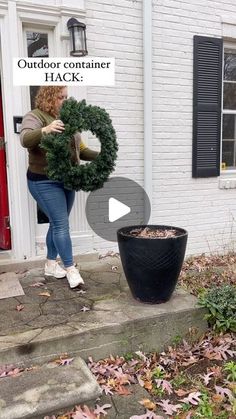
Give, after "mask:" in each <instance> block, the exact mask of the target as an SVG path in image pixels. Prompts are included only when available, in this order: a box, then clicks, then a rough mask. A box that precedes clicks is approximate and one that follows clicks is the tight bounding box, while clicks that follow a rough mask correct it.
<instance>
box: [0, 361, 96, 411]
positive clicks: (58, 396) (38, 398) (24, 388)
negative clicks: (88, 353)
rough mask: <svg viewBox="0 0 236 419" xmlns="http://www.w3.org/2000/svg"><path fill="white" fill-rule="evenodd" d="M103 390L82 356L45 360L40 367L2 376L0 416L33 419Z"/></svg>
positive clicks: (67, 406)
mask: <svg viewBox="0 0 236 419" xmlns="http://www.w3.org/2000/svg"><path fill="white" fill-rule="evenodd" d="M101 393H102V390H101V388H100V386H99V385H98V383H97V381H96V378H95V377H94V375H93V374H92V373H91V371H90V370H89V368H88V367H87V365H86V363H85V362H84V360H83V359H81V358H80V357H76V358H74V359H73V361H72V362H71V364H69V365H64V366H58V365H57V364H56V363H45V364H43V365H41V366H39V368H37V369H33V370H31V371H24V372H22V373H21V374H20V375H18V376H9V377H5V378H1V380H0V395H1V396H0V418H7V419H30V418H40V419H41V418H42V417H44V415H50V414H55V413H56V412H58V413H59V412H60V411H63V410H64V411H65V410H67V409H71V408H72V407H74V406H75V405H79V404H84V403H85V404H86V402H88V401H92V400H96V399H97V398H98V397H99V396H100V395H101Z"/></svg>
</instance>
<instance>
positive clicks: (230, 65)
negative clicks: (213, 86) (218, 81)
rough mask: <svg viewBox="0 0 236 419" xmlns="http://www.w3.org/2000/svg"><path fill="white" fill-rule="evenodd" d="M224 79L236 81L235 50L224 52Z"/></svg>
mask: <svg viewBox="0 0 236 419" xmlns="http://www.w3.org/2000/svg"><path fill="white" fill-rule="evenodd" d="M224 80H234V81H236V51H235V50H234V51H231V50H226V52H225V54H224Z"/></svg>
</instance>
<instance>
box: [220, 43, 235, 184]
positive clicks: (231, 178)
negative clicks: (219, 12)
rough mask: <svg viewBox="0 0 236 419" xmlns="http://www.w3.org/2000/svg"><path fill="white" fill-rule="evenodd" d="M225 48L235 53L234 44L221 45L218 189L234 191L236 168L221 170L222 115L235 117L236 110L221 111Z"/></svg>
mask: <svg viewBox="0 0 236 419" xmlns="http://www.w3.org/2000/svg"><path fill="white" fill-rule="evenodd" d="M226 48H232V49H235V51H236V42H235V43H234V42H227V41H224V44H223V59H222V100H221V139H220V140H221V146H220V176H219V188H220V189H235V188H236V168H235V169H222V168H221V164H222V145H223V115H224V114H228V115H229V114H231V115H236V110H232V109H229V110H227V109H223V100H224V96H223V95H224V53H225V49H226Z"/></svg>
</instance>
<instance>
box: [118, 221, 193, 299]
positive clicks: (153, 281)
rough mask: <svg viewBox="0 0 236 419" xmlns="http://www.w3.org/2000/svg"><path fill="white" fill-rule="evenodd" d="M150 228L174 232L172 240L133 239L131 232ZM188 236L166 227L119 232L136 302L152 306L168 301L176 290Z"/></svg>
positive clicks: (126, 270) (125, 267) (124, 262)
mask: <svg viewBox="0 0 236 419" xmlns="http://www.w3.org/2000/svg"><path fill="white" fill-rule="evenodd" d="M145 227H148V228H150V229H151V230H156V229H158V230H172V229H175V230H176V231H177V235H176V236H174V237H169V238H159V237H158V238H156V237H155V238H144V237H134V236H130V235H129V233H130V231H131V230H134V229H136V228H145ZM187 237H188V233H187V231H186V230H184V229H182V228H179V227H173V226H165V225H148V226H147V225H143V226H140V225H134V226H128V227H123V228H120V229H119V230H118V231H117V238H118V246H119V251H120V257H121V263H122V266H123V270H124V273H125V276H126V279H127V282H128V285H129V287H130V290H131V292H132V295H133V297H134V298H135V299H137V300H139V301H142V302H145V303H151V304H158V303H163V302H165V301H168V300H169V299H170V297H171V295H172V293H173V291H174V289H175V286H176V283H177V280H178V277H179V274H180V271H181V267H182V264H183V261H184V255H185V250H186V244H187Z"/></svg>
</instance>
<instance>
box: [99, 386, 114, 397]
mask: <svg viewBox="0 0 236 419" xmlns="http://www.w3.org/2000/svg"><path fill="white" fill-rule="evenodd" d="M101 387H102V390H103V391H104V393H105V394H106V395H108V394H110V395H111V396H112V395H113V394H114V392H113V391H112V390H113V389H112V387H109V386H106V385H104V384H103V385H102V386H101Z"/></svg>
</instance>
